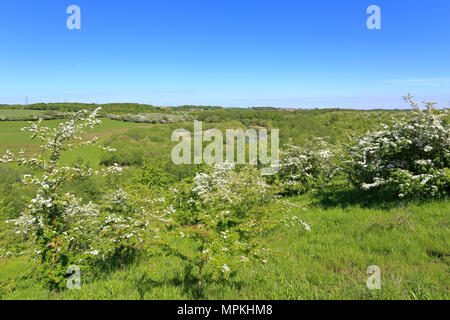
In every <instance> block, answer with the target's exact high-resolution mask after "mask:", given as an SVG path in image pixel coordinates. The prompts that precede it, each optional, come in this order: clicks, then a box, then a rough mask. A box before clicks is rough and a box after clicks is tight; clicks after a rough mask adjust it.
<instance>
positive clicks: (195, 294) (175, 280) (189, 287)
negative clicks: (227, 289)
mask: <svg viewBox="0 0 450 320" xmlns="http://www.w3.org/2000/svg"><path fill="white" fill-rule="evenodd" d="M194 269H195V268H194V267H193V266H192V265H189V264H187V265H185V266H184V269H183V273H182V274H181V276H174V277H172V278H170V279H167V280H164V281H157V280H153V279H151V277H150V276H149V275H148V274H143V275H142V276H141V277H140V278H139V279H138V280H137V283H136V287H137V290H138V293H139V297H140V299H141V300H143V299H144V297H145V294H146V293H147V292H149V291H151V290H152V289H153V288H156V287H164V286H174V287H179V288H181V290H182V292H183V293H184V294H185V295H187V296H188V297H189V299H194V300H199V299H206V297H205V295H204V292H205V290H206V289H207V288H208V286H210V285H212V284H215V285H218V286H219V287H221V288H223V286H227V285H230V282H229V281H226V280H216V281H214V280H210V279H206V280H205V279H204V280H203V289H202V290H200V288H199V286H198V281H199V278H198V275H197V274H196V273H195V271H193V270H194ZM233 286H235V287H237V288H238V289H240V288H242V286H243V282H242V281H239V282H233Z"/></svg>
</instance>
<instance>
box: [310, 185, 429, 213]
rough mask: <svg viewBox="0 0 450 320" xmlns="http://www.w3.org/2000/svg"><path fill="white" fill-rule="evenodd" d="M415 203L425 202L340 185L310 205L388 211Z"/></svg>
mask: <svg viewBox="0 0 450 320" xmlns="http://www.w3.org/2000/svg"><path fill="white" fill-rule="evenodd" d="M417 201H421V202H424V201H425V200H423V199H400V198H399V197H398V195H397V194H396V193H395V192H393V191H389V190H370V191H364V190H360V189H357V188H355V187H348V186H344V185H340V186H334V187H330V188H327V189H325V190H322V191H321V192H318V193H317V194H315V196H314V200H313V202H312V204H313V205H317V206H319V207H322V208H323V209H330V208H336V207H340V208H346V207H350V206H359V207H361V208H367V209H380V210H389V209H392V208H395V207H398V206H402V205H406V204H407V203H409V202H417ZM428 201H429V200H428Z"/></svg>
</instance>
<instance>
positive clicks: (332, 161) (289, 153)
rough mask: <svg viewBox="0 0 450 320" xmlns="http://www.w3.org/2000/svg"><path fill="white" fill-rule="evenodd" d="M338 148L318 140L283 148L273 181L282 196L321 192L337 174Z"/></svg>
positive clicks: (270, 178) (271, 178)
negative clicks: (282, 193) (317, 189)
mask: <svg viewBox="0 0 450 320" xmlns="http://www.w3.org/2000/svg"><path fill="white" fill-rule="evenodd" d="M338 154H339V152H338V148H337V147H336V146H333V145H331V144H329V143H328V142H326V141H325V140H324V139H322V138H315V139H314V140H313V141H312V142H310V143H309V144H307V145H304V146H294V145H286V146H285V148H284V150H282V153H281V155H282V156H281V159H280V161H279V169H278V172H277V174H276V175H274V176H273V177H269V180H274V181H275V182H276V183H277V184H278V185H279V186H280V187H281V188H282V190H283V191H284V192H285V193H291V194H301V193H305V192H308V191H310V190H312V189H315V188H323V187H324V186H325V185H326V184H327V183H328V182H330V181H331V180H332V178H333V177H334V176H335V175H336V174H337V173H338V172H339V166H338V164H337V155H338Z"/></svg>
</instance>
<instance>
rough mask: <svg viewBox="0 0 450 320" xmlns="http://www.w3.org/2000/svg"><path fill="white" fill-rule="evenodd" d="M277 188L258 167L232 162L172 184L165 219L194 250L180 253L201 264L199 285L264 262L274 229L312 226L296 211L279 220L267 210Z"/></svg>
mask: <svg viewBox="0 0 450 320" xmlns="http://www.w3.org/2000/svg"><path fill="white" fill-rule="evenodd" d="M275 191H276V189H275V188H274V187H273V186H271V185H269V184H267V183H266V181H265V179H264V177H263V176H261V173H260V171H258V170H257V169H256V168H254V167H252V166H245V167H243V168H240V170H237V169H236V168H235V165H234V164H233V163H230V162H224V163H220V164H216V165H215V166H214V167H211V168H209V169H206V170H205V172H202V173H198V174H197V175H196V177H195V178H194V179H193V182H192V183H186V182H185V183H181V184H178V186H177V188H175V189H172V192H171V194H170V195H169V196H168V198H167V199H166V201H168V202H167V203H170V206H169V207H168V209H166V219H168V220H167V221H168V222H169V225H170V227H169V229H170V230H171V231H172V232H173V233H175V234H176V235H177V236H178V237H179V238H180V239H182V241H183V242H186V243H187V247H189V248H192V249H193V251H192V252H193V253H191V254H182V253H180V252H178V253H177V256H179V257H181V258H183V259H184V260H186V261H188V262H189V263H190V264H191V265H193V266H196V267H197V269H198V277H199V289H200V290H201V288H202V283H203V279H204V278H205V276H206V275H208V276H209V278H210V279H213V280H214V279H215V280H218V279H229V278H230V275H231V274H232V272H233V271H234V270H235V269H237V268H238V267H239V264H241V263H247V262H250V261H252V260H253V261H259V262H260V263H261V262H263V263H264V262H266V254H267V252H268V250H266V249H265V248H263V247H262V245H261V236H262V235H264V233H265V232H267V231H269V230H271V229H272V228H274V227H276V226H279V225H283V224H284V225H286V226H291V225H292V224H296V223H300V224H302V225H303V226H304V227H305V228H306V229H307V230H309V231H310V229H309V226H308V225H307V224H306V223H305V222H303V221H302V220H300V219H298V218H297V217H295V216H294V217H292V216H287V215H286V216H284V217H283V218H281V219H277V218H276V217H273V216H272V215H270V214H269V213H268V212H267V210H266V207H267V205H268V204H269V203H271V202H274V201H280V199H279V196H276V194H275ZM166 208H167V206H166Z"/></svg>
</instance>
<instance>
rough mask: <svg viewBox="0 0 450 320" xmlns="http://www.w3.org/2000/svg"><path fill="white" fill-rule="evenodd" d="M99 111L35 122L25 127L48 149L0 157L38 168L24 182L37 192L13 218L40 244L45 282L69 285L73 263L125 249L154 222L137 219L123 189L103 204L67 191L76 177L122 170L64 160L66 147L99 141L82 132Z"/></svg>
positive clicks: (94, 121)
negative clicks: (59, 120)
mask: <svg viewBox="0 0 450 320" xmlns="http://www.w3.org/2000/svg"><path fill="white" fill-rule="evenodd" d="M99 111H100V110H99V109H96V110H94V111H93V112H91V113H90V112H88V111H86V110H83V111H79V112H77V113H76V114H74V115H73V116H72V118H71V119H70V120H69V121H67V122H64V123H61V124H59V126H58V127H56V128H48V127H45V126H42V120H40V121H38V122H37V123H31V125H30V127H27V128H24V129H23V130H26V131H30V132H32V138H37V139H39V140H41V141H42V145H41V149H42V152H41V153H40V154H35V155H33V156H31V157H30V158H27V157H26V156H25V153H24V151H20V152H19V154H18V155H17V156H16V155H14V154H12V153H11V152H9V151H7V152H6V154H5V155H4V156H3V157H2V158H0V163H14V162H15V163H17V164H19V165H23V166H27V167H28V168H29V169H31V170H32V172H33V173H34V174H26V175H24V176H23V178H22V182H23V183H24V184H26V185H34V186H35V188H36V194H35V196H34V198H33V199H32V200H31V202H30V204H29V205H28V207H27V208H26V209H25V210H24V211H22V212H21V214H20V216H19V217H18V218H17V219H13V220H10V221H9V223H11V224H13V225H14V231H15V232H16V233H18V234H21V235H22V236H23V237H27V239H30V240H31V241H32V242H33V243H34V247H35V254H36V260H37V262H38V263H39V266H40V269H41V276H42V281H43V282H44V283H45V284H46V285H47V286H48V287H49V288H50V289H53V290H58V289H61V288H62V287H63V286H64V285H65V280H66V272H67V267H68V266H69V265H71V264H84V263H86V262H89V260H92V258H93V257H97V256H98V257H101V258H102V259H105V258H108V255H109V256H114V255H117V254H121V253H124V252H125V251H127V250H128V249H130V248H132V247H133V246H134V245H135V242H136V241H141V240H142V237H141V236H140V233H139V231H140V227H141V226H147V223H148V220H147V221H145V222H144V221H142V220H138V219H137V218H136V216H137V214H136V210H135V209H133V208H131V206H130V205H129V204H128V203H127V201H126V194H125V193H124V192H123V191H120V190H119V191H118V192H116V193H114V194H113V195H112V196H110V197H107V199H105V200H104V201H103V203H102V204H100V205H95V204H93V203H91V202H90V203H88V204H85V205H83V204H82V202H81V199H78V198H76V197H75V196H74V195H72V194H70V193H67V192H64V191H63V190H64V185H65V184H66V183H68V182H70V181H73V180H74V179H78V178H85V177H90V176H94V175H102V176H107V175H110V174H114V173H119V172H121V170H122V169H121V168H120V167H118V166H117V165H116V164H115V165H114V166H111V167H108V168H106V169H101V170H92V169H90V168H88V167H85V166H76V167H67V166H61V165H60V159H61V156H62V155H63V153H64V152H65V151H68V150H72V149H74V148H79V147H82V146H85V145H91V144H95V143H96V140H97V139H96V138H92V139H89V140H85V139H84V138H83V136H82V135H83V133H84V132H85V131H86V130H87V129H89V128H93V127H94V126H95V125H97V124H99V123H100V122H101V121H100V120H99V119H97V113H98V112H99ZM102 148H103V147H102ZM103 149H105V148H103ZM106 149H107V148H106ZM140 218H141V219H144V218H145V217H144V216H141V217H140Z"/></svg>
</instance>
